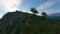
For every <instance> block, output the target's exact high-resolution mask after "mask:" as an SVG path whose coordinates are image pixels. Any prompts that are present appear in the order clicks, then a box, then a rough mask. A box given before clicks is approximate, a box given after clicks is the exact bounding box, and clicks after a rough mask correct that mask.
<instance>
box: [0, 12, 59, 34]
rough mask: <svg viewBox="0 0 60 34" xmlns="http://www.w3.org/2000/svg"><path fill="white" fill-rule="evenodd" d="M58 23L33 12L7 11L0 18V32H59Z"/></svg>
mask: <svg viewBox="0 0 60 34" xmlns="http://www.w3.org/2000/svg"><path fill="white" fill-rule="evenodd" d="M59 24H60V21H55V20H51V19H46V18H43V17H42V16H37V15H35V14H29V13H24V12H21V11H18V12H8V13H7V14H5V15H4V16H3V18H2V19H1V20H0V34H56V33H58V34H59V33H60V25H59Z"/></svg>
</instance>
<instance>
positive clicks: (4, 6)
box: [0, 0, 22, 12]
mask: <svg viewBox="0 0 60 34" xmlns="http://www.w3.org/2000/svg"><path fill="white" fill-rule="evenodd" d="M21 2H22V0H0V9H1V10H5V11H7V12H8V11H10V12H12V11H15V10H18V6H19V5H20V4H21Z"/></svg>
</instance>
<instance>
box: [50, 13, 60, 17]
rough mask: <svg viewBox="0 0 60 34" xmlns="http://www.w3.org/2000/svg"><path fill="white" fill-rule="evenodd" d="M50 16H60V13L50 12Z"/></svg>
mask: <svg viewBox="0 0 60 34" xmlns="http://www.w3.org/2000/svg"><path fill="white" fill-rule="evenodd" d="M49 16H60V13H53V14H49Z"/></svg>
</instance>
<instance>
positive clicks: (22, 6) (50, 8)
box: [0, 0, 60, 18]
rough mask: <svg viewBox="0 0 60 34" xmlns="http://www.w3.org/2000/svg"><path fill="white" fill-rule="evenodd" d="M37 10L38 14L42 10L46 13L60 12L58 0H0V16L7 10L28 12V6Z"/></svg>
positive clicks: (59, 0)
mask: <svg viewBox="0 0 60 34" xmlns="http://www.w3.org/2000/svg"><path fill="white" fill-rule="evenodd" d="M31 7H34V8H36V9H37V10H38V12H39V15H40V14H41V12H42V11H44V12H46V13H47V14H52V13H56V12H57V13H58V12H60V0H0V18H1V17H2V16H3V15H4V14H5V13H7V12H13V11H15V10H21V11H23V12H30V8H31Z"/></svg>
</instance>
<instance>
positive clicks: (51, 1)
mask: <svg viewBox="0 0 60 34" xmlns="http://www.w3.org/2000/svg"><path fill="white" fill-rule="evenodd" d="M57 2H60V0H48V1H47V2H44V3H43V4H41V5H40V6H38V7H37V10H38V11H39V14H38V15H41V13H42V11H43V12H46V13H47V14H52V13H57V12H60V9H46V8H49V7H51V6H53V5H54V4H55V3H57Z"/></svg>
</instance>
